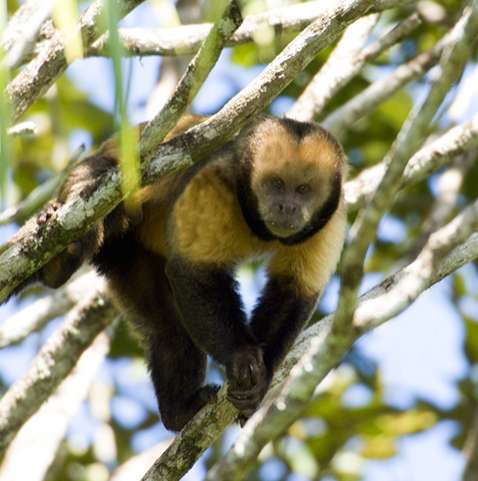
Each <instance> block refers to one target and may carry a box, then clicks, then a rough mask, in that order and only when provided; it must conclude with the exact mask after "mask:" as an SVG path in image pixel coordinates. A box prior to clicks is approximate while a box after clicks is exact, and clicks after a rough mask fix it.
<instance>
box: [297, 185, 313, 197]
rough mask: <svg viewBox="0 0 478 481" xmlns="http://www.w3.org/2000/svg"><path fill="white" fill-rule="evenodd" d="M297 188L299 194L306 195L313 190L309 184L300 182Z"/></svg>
mask: <svg viewBox="0 0 478 481" xmlns="http://www.w3.org/2000/svg"><path fill="white" fill-rule="evenodd" d="M295 190H296V192H297V193H298V194H301V195H305V194H308V193H309V192H310V191H311V187H310V185H309V184H300V185H299V186H298V187H297V189H295Z"/></svg>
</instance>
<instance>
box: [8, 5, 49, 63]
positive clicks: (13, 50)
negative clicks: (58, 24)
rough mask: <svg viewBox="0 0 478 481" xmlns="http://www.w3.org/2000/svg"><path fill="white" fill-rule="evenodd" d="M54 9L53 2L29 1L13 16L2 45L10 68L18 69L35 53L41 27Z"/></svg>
mask: <svg viewBox="0 0 478 481" xmlns="http://www.w3.org/2000/svg"><path fill="white" fill-rule="evenodd" d="M52 8H53V0H29V1H27V2H25V3H24V4H23V5H21V6H20V7H19V8H18V10H17V11H16V12H15V14H14V15H13V16H12V18H11V19H10V21H9V22H8V24H7V27H6V28H5V31H4V32H3V35H2V41H1V43H0V48H1V49H2V50H3V52H4V54H5V63H6V65H7V66H8V67H9V68H11V69H14V68H16V67H18V66H19V65H21V63H22V62H23V61H24V59H25V57H27V56H28V55H30V54H31V53H32V52H33V49H34V47H35V42H36V40H37V37H38V34H39V32H40V27H41V26H42V25H43V23H44V22H45V20H46V19H47V18H48V17H49V16H50V13H51V10H52Z"/></svg>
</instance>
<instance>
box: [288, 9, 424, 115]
mask: <svg viewBox="0 0 478 481" xmlns="http://www.w3.org/2000/svg"><path fill="white" fill-rule="evenodd" d="M377 20H378V16H377V15H370V16H369V17H365V18H363V19H360V20H358V21H357V22H355V23H354V24H352V25H351V26H350V27H349V28H348V29H347V30H346V31H345V33H344V35H343V36H342V38H341V40H340V42H339V43H338V44H337V46H336V47H335V49H334V50H333V52H332V53H331V54H330V56H329V57H328V59H327V62H326V63H325V64H324V65H323V67H322V68H321V69H320V71H319V72H318V73H317V74H316V75H315V77H314V78H313V79H312V81H311V82H310V83H309V85H308V86H307V87H306V89H305V90H304V92H303V93H302V94H301V96H300V97H299V98H298V99H297V101H296V102H295V104H294V105H293V107H292V108H291V109H290V110H289V112H288V113H287V116H288V117H291V118H294V119H296V120H302V121H311V120H314V118H317V117H320V115H321V113H322V112H323V110H324V109H325V107H326V106H327V105H328V103H329V102H330V100H331V99H332V98H333V96H334V95H335V94H336V93H337V92H338V91H339V90H340V89H341V88H342V87H344V86H345V85H346V84H347V83H348V82H350V80H352V79H353V78H354V77H355V76H356V75H357V74H358V73H359V72H360V71H361V70H362V69H363V67H364V66H365V64H366V63H367V62H369V61H370V60H372V59H374V58H375V57H377V56H379V55H380V54H381V53H382V52H384V51H385V50H386V49H388V48H389V47H391V46H392V45H394V44H396V43H398V42H399V41H400V40H401V39H403V38H404V37H405V36H407V35H409V34H410V33H411V32H412V31H413V30H415V29H416V28H417V27H418V26H419V25H420V23H421V21H420V18H419V16H418V15H417V14H413V15H411V16H410V17H408V18H407V19H406V20H404V21H403V22H401V23H399V24H398V25H397V26H396V27H394V28H393V29H392V30H391V31H389V32H387V33H386V34H385V35H383V36H382V37H381V38H379V39H378V40H377V41H375V42H374V43H372V44H371V45H369V46H365V44H366V42H367V40H368V39H369V35H370V32H371V30H372V29H373V28H374V26H375V24H376V22H377Z"/></svg>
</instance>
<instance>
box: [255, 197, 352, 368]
mask: <svg viewBox="0 0 478 481" xmlns="http://www.w3.org/2000/svg"><path fill="white" fill-rule="evenodd" d="M345 224H346V215H345V209H344V208H343V205H340V206H339V208H338V209H337V211H336V212H335V213H334V215H333V216H332V218H331V219H330V220H329V222H328V223H327V224H326V225H325V226H324V227H323V229H322V230H320V231H319V232H318V233H317V234H315V235H314V236H313V237H311V238H309V239H308V240H306V241H305V242H303V243H301V244H298V245H295V246H289V247H287V246H284V247H283V248H282V249H281V250H280V251H279V252H278V253H277V254H276V255H275V257H274V258H273V259H272V261H271V264H270V265H269V269H268V273H269V281H268V283H267V285H266V287H265V289H264V293H263V295H262V297H261V300H260V302H259V304H258V306H257V307H256V309H255V310H254V312H253V315H252V320H251V328H252V332H253V334H254V336H255V337H256V339H257V340H258V342H259V343H260V344H261V346H262V348H263V351H264V361H265V364H266V366H267V369H268V374H269V376H270V377H272V374H273V373H274V371H275V369H276V368H277V367H278V366H279V364H280V363H281V361H282V360H283V358H284V357H285V355H286V354H287V352H288V350H289V349H290V348H291V346H292V344H293V343H294V341H295V339H296V337H297V335H298V334H299V333H300V331H301V330H302V328H303V327H304V325H305V324H306V323H307V322H308V320H309V319H310V317H311V316H312V314H313V312H314V309H315V306H316V304H317V301H318V299H319V297H320V295H321V294H322V293H323V290H324V288H325V286H326V284H327V282H328V281H329V279H330V277H331V276H332V274H333V273H334V271H335V268H336V266H337V262H338V260H339V257H340V253H341V251H342V245H343V242H344V237H345Z"/></svg>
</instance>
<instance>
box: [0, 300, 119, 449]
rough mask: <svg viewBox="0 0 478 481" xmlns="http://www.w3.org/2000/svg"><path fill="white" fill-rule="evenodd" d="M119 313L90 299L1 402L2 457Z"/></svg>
mask: <svg viewBox="0 0 478 481" xmlns="http://www.w3.org/2000/svg"><path fill="white" fill-rule="evenodd" d="M115 312H116V311H115V309H114V308H113V306H112V305H111V304H110V303H109V302H108V301H107V300H105V299H104V298H103V297H100V296H96V297H95V298H93V299H91V298H86V299H84V300H83V302H82V303H80V304H78V305H77V306H76V307H75V308H74V309H73V311H72V312H71V313H70V314H69V315H68V317H67V319H66V320H65V322H64V324H63V325H62V327H61V328H60V330H59V331H57V332H56V333H55V334H54V335H53V336H51V337H50V339H49V340H48V341H47V342H46V343H45V344H44V346H43V347H42V349H41V350H40V352H39V353H38V355H37V356H36V358H35V360H34V362H33V365H32V366H31V368H30V369H29V371H28V372H27V374H25V376H24V377H23V378H21V379H19V380H18V381H17V382H16V383H15V384H14V385H13V386H12V387H11V388H10V389H9V390H8V391H7V392H6V393H5V394H4V396H3V397H2V399H1V400H0V454H1V453H3V452H4V451H5V449H6V447H7V446H8V444H9V443H10V442H11V440H12V438H13V437H14V436H15V434H16V433H17V432H18V430H19V429H20V428H21V427H22V425H23V424H24V423H25V422H26V421H27V420H28V419H29V418H30V417H31V416H32V415H33V414H34V413H35V412H36V411H37V410H38V409H39V408H40V406H41V405H42V403H43V402H44V401H46V400H47V399H48V397H49V396H50V395H51V394H52V392H53V391H54V390H55V389H56V388H57V387H58V386H59V384H60V383H61V382H62V381H63V379H65V377H66V376H67V375H68V374H69V373H70V372H71V370H72V369H73V367H74V366H75V364H76V362H77V360H78V357H79V356H80V355H81V353H82V352H83V351H84V350H85V349H86V348H87V347H88V346H89V345H90V344H91V343H92V342H93V340H94V338H95V337H96V336H97V335H98V334H99V333H100V332H101V331H102V330H103V329H104V328H105V327H106V326H107V325H108V324H110V322H111V321H112V320H113V318H114V317H115Z"/></svg>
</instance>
